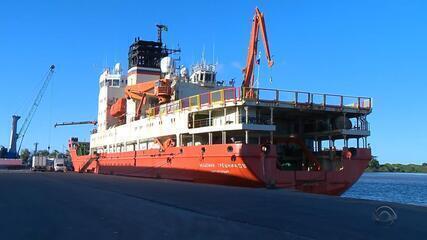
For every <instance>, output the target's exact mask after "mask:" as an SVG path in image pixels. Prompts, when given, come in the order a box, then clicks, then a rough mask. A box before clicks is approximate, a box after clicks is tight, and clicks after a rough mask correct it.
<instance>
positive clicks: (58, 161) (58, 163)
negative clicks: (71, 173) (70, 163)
mask: <svg viewBox="0 0 427 240" xmlns="http://www.w3.org/2000/svg"><path fill="white" fill-rule="evenodd" d="M53 168H54V170H55V172H66V171H67V166H65V159H63V158H55V159H54V160H53Z"/></svg>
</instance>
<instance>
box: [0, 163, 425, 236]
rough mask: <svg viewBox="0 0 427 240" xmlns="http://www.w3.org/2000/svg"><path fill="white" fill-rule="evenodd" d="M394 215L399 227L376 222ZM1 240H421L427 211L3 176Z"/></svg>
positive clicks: (286, 195)
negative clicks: (377, 214) (381, 214)
mask: <svg viewBox="0 0 427 240" xmlns="http://www.w3.org/2000/svg"><path fill="white" fill-rule="evenodd" d="M382 205H387V206H390V207H392V208H393V209H394V211H395V212H396V214H397V219H396V220H395V221H394V223H393V224H391V225H389V224H382V223H378V222H375V221H374V220H373V212H374V211H375V210H376V209H377V207H379V206H382ZM0 214H1V217H0V239H8V240H11V239H43V240H45V239H72V240H76V239H78V240H83V239H103V240H107V239H233V240H236V239H422V238H424V237H425V236H427V221H426V219H427V208H425V207H416V206H408V205H401V204H394V203H383V202H376V201H365V200H354V199H345V198H340V197H328V196H321V195H313V194H304V193H299V192H294V191H290V190H283V189H282V190H268V189H249V188H237V187H226V186H215V185H204V184H193V183H186V182H176V181H167V180H157V179H139V178H128V177H120V176H104V175H93V174H76V173H65V174H62V173H32V172H27V171H1V172H0Z"/></svg>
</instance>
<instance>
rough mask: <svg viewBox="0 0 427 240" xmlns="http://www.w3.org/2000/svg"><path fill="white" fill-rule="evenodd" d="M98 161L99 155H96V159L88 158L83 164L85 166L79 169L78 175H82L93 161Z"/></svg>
mask: <svg viewBox="0 0 427 240" xmlns="http://www.w3.org/2000/svg"><path fill="white" fill-rule="evenodd" d="M98 159H99V155H96V157H91V158H89V159H88V160H87V161H86V162H85V164H83V166H82V168H80V170H79V173H83V172H85V171H86V170H87V168H88V167H89V166H90V164H91V163H92V162H93V161H95V160H97V161H98Z"/></svg>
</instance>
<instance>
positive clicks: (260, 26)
mask: <svg viewBox="0 0 427 240" xmlns="http://www.w3.org/2000/svg"><path fill="white" fill-rule="evenodd" d="M259 31H261V37H262V40H263V42H264V50H265V55H266V57H267V61H268V66H269V67H272V66H273V60H272V59H271V55H270V47H269V45H268V38H267V32H266V27H265V22H264V14H263V13H261V12H260V11H259V9H258V8H255V16H254V19H253V22H252V30H251V36H250V39H249V48H248V56H247V59H246V66H245V68H244V69H243V72H244V78H243V83H242V87H243V88H253V84H254V79H253V78H254V65H255V62H256V55H257V51H258V35H259Z"/></svg>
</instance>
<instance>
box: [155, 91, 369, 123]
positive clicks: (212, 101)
mask: <svg viewBox="0 0 427 240" xmlns="http://www.w3.org/2000/svg"><path fill="white" fill-rule="evenodd" d="M240 100H245V101H256V102H274V103H282V104H289V105H293V106H295V107H298V106H301V107H304V106H311V107H317V108H338V109H344V108H346V109H357V110H370V109H371V108H372V99H371V98H368V97H356V96H345V95H336V94H324V93H310V92H303V91H288V90H278V89H267V88H224V89H220V90H216V91H212V92H206V93H202V94H199V95H194V96H190V97H187V98H183V99H180V100H177V101H174V102H171V103H168V104H163V105H160V106H156V107H153V108H150V109H148V110H147V115H148V116H155V115H158V114H169V113H173V112H176V111H181V110H186V109H190V110H193V109H200V108H202V107H206V106H208V107H210V106H214V107H215V106H223V105H224V104H226V103H228V102H236V101H240Z"/></svg>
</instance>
